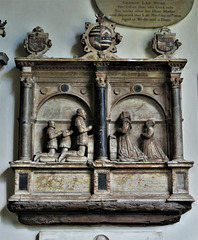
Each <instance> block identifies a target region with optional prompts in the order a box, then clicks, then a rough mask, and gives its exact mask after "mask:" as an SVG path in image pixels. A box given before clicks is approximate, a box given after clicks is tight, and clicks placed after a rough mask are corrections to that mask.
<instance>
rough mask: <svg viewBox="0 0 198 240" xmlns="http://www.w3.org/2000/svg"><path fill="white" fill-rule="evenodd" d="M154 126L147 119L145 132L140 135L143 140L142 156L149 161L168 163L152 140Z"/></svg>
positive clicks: (151, 121) (152, 121)
mask: <svg viewBox="0 0 198 240" xmlns="http://www.w3.org/2000/svg"><path fill="white" fill-rule="evenodd" d="M154 126H155V121H154V120H151V119H149V120H147V121H146V123H145V130H144V132H143V133H142V134H141V137H142V139H143V149H142V150H143V152H144V154H145V155H147V157H148V159H149V160H155V161H156V160H159V161H168V158H167V156H166V155H165V153H164V152H163V150H162V149H161V147H160V146H159V145H158V144H157V143H156V141H155V140H154V139H153V135H154Z"/></svg>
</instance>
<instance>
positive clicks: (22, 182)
mask: <svg viewBox="0 0 198 240" xmlns="http://www.w3.org/2000/svg"><path fill="white" fill-rule="evenodd" d="M27 184H28V174H27V173H21V174H19V190H24V191H27Z"/></svg>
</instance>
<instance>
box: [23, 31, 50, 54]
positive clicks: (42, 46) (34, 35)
mask: <svg viewBox="0 0 198 240" xmlns="http://www.w3.org/2000/svg"><path fill="white" fill-rule="evenodd" d="M51 46H52V43H51V40H49V34H48V33H44V31H43V29H42V28H41V27H36V28H34V29H33V30H32V32H31V33H27V39H25V41H24V47H25V48H26V50H27V51H28V52H29V53H30V54H31V55H30V56H31V57H32V56H40V55H41V56H42V55H43V54H44V53H46V52H47V51H48V49H49V48H50V47H51Z"/></svg>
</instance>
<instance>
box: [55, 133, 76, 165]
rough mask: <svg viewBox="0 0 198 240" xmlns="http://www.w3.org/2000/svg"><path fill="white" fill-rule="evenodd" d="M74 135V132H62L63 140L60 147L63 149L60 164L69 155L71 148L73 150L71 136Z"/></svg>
mask: <svg viewBox="0 0 198 240" xmlns="http://www.w3.org/2000/svg"><path fill="white" fill-rule="evenodd" d="M72 133H73V131H72V130H65V131H62V136H63V137H62V139H61V141H60V145H59V147H60V148H62V151H61V155H60V157H59V159H58V160H59V162H61V161H62V160H63V159H64V158H65V157H66V155H67V153H68V150H69V148H71V137H70V135H71V134H72Z"/></svg>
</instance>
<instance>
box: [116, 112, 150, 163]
mask: <svg viewBox="0 0 198 240" xmlns="http://www.w3.org/2000/svg"><path fill="white" fill-rule="evenodd" d="M120 120H121V128H118V134H119V137H118V158H119V159H120V161H132V162H134V161H146V156H144V153H143V152H142V151H141V150H140V149H139V148H138V147H137V146H136V144H134V143H133V142H132V141H131V139H130V132H131V129H132V122H131V116H130V113H129V112H122V113H121V114H120Z"/></svg>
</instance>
